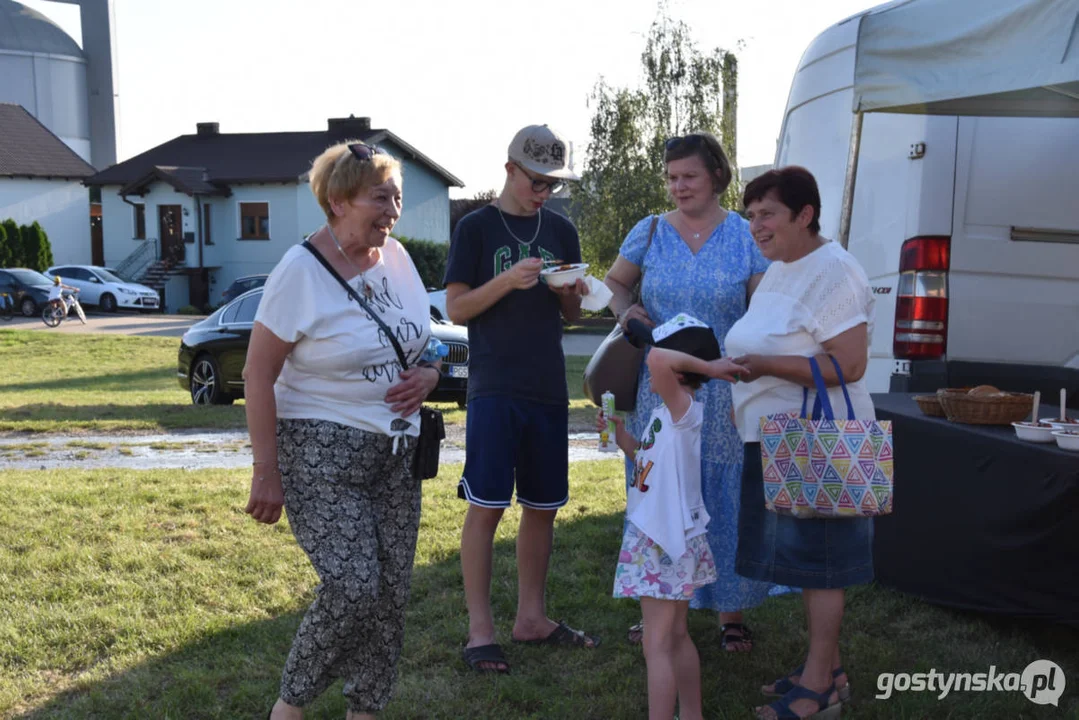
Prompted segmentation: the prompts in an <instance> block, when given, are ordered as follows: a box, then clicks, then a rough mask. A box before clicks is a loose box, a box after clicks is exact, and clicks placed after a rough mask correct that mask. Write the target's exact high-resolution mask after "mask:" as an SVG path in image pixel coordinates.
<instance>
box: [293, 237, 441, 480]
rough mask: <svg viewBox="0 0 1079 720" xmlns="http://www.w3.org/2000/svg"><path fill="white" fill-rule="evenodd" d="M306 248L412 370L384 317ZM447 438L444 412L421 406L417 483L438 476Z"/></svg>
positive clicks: (307, 244)
mask: <svg viewBox="0 0 1079 720" xmlns="http://www.w3.org/2000/svg"><path fill="white" fill-rule="evenodd" d="M303 246H304V247H305V248H307V250H308V251H309V252H310V253H311V254H312V255H314V256H315V259H316V260H318V261H319V262H320V263H322V267H324V268H326V270H328V271H329V273H330V274H331V275H333V276H334V278H335V279H336V280H337V282H339V283H341V286H342V287H343V288H345V290H346V291H348V294H349V296H350V297H351V298H352V299H353V300H355V301H356V302H357V303H359V305H360V307H361V308H363V309H364V310H365V311H366V312H367V314H368V315H370V316H371V318H372V319H373V320H374V321H375V322H376V323H378V326H379V327H380V328H382V332H384V333H386V337H388V338H389V339H390V342H391V343H393V349H394V350H395V351H397V360H398V362H400V363H401V369H402V370H407V369H408V360H406V359H405V352H404V350H402V349H401V344H400V343H399V342H397V337H396V336H395V335H394V334H393V331H392V330H390V328H389V326H388V325H386V323H384V322H383V321H382V318H380V317H379V316H378V314H377V313H376V312H375V311H374V310H373V309H371V307H370V306H369V305H368V304H367V303H366V302H364V300H363V298H361V297H360V294H359V293H358V292H356V290H355V289H353V287H352V286H351V285H349V284H348V283H347V282H345V279H344V278H343V277H341V275H340V274H339V273H338V272H337V271H336V270H334V269H333V266H332V265H330V263H329V262H328V261H327V260H326V258H324V257H323V256H322V253H320V252H319V251H318V250H317V249H316V248H315V246H314V245H312V244H311V243H310V242H308V241H307V240H304V242H303ZM445 438H446V425H445V423H444V422H443V420H442V412H441V411H439V410H435V409H434V408H429V407H427V406H425V405H421V406H420V436H419V437H418V438H417V440H416V455H415V457H414V458H413V461H412V477H413V478H415V479H416V480H429V479H430V478H433V477H434V476H436V475H438V453H439V450H440V449H441V445H442V441H443V440H444V439H445Z"/></svg>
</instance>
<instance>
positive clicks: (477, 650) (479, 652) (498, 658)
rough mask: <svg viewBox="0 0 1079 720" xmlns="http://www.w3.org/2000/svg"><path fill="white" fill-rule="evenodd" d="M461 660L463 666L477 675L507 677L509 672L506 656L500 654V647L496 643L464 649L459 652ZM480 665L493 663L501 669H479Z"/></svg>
mask: <svg viewBox="0 0 1079 720" xmlns="http://www.w3.org/2000/svg"><path fill="white" fill-rule="evenodd" d="M461 658H462V659H463V660H464V661H465V664H467V665H468V666H469V667H470V668H472V669H473V670H475V671H476V672H478V673H499V674H501V675H508V674H509V672H510V663H509V661H508V660H506V655H505V653H503V652H502V646H500V645H499V644H498V643H491V644H490V645H477V646H476V647H466V648H465V649H464V650H462V651H461ZM481 663H493V664H495V665H502V666H503V667H480V665H481Z"/></svg>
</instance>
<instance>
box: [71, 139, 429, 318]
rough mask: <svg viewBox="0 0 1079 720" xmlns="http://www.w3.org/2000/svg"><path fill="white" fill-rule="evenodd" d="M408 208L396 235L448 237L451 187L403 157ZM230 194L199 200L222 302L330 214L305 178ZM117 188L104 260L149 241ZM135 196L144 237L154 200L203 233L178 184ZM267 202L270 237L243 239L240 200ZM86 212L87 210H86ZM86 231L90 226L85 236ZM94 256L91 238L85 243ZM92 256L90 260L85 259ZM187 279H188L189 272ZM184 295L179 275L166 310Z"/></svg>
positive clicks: (108, 213)
mask: <svg viewBox="0 0 1079 720" xmlns="http://www.w3.org/2000/svg"><path fill="white" fill-rule="evenodd" d="M402 164H403V176H404V177H403V180H404V188H403V190H404V206H403V211H402V216H401V219H400V220H399V221H398V223H397V226H396V228H395V230H394V235H397V236H405V237H409V238H415V239H422V240H433V241H436V242H449V232H450V231H449V225H450V204H449V203H450V201H449V193H448V192H447V190H446V185H445V183H444V182H443V181H442V179H441V178H440V177H438V176H437V175H435V174H434V173H432V172H430V171H429V170H427V169H426V168H425V167H423V166H420V165H417V164H414V163H412V162H411V161H408V160H405V161H403V163H402ZM230 189H231V191H232V194H231V195H230V196H229V197H227V198H222V197H212V198H202V199H201V200H200V202H201V204H202V205H210V207H211V208H212V209H211V210H210V233H209V234H210V240H211V242H212V243H213V244H212V245H204V247H203V256H202V264H203V266H205V267H209V268H214V269H212V270H211V271H210V288H209V292H210V303H211V304H212V305H218V304H220V302H221V296H222V293H223V292H224V291H225V289H226V288H228V286H229V285H231V284H232V282H233V280H235V279H236V278H239V277H243V276H245V275H254V274H259V273H269V272H270V271H272V270H273V269H274V267H275V266H276V265H277V263H278V262H279V261H280V260H281V257H282V256H283V255H284V254H285V252H286V251H287V250H288V249H289V248H290V247H292V246H293V245H295V244H296V243H299V242H301V241H302V240H303V239H304V237H305V236H306V235H309V234H310V233H313V232H314V231H315V230H318V229H319V228H320V227H321V226H322V225H323V224H324V223H325V222H326V216H325V215H324V214H323V212H322V208H320V207H319V205H318V201H317V200H316V199H315V196H314V195H313V194H312V192H311V186H310V185H309V184H308V183H306V182H304V183H298V184H289V185H232V186H230ZM118 190H119V187H117V186H115V185H114V186H109V187H104V188H102V193H101V212H102V224H103V229H104V250H105V264H106V265H111V266H115V265H116V264H118V263H120V262H121V261H122V260H123V259H124V258H126V257H127V256H128V255H130V254H131V253H132V252H134V251H135V250H137V249H138V248H139V246H140V245H141V244H142V243H143V242H144V241H142V240H135V239H134V233H135V225H134V210H133V208H132V207H131V205H129V204H127V203H125V202H124V201H123V200H122V199H121V198H120V197H119V195H118V194H117V192H118ZM129 199H130V200H132V201H134V202H142V203H144V204H145V206H146V237H147V239H154V238H159V236H160V233H159V231H158V219H157V212H158V210H157V206H158V205H180V206H181V207H183V208H184V209H185V211H186V214H185V215H184V216H183V227H184V232H185V233H186V232H195V233H196V234H197V232H198V218H199V215H198V213H199V209H198V205H197V204H196V201H195V198H192V197H189V196H187V195H184V194H183V193H179V192H177V191H176V190H174V189H173V188H172V187H171V186H170V185H168V184H166V183H163V182H156V183H154V184H152V185H151V186H150V191H149V192H148V193H147V194H146V195H145V196H143V197H141V198H140V197H137V196H132V197H130V198H129ZM244 202H265V203H269V205H270V239H269V240H240V239H239V237H240V203H244ZM87 214H89V210H87ZM88 236H89V229H87V237H88ZM86 247H87V254H89V239H87V242H86ZM87 262H89V261H88V260H87ZM186 264H187V266H188V267H197V266H198V244H197V242H196V243H189V244H187V245H186ZM184 282H185V283H186V278H184ZM183 287H184V288H185V289H184V291H183V292H184V297H183V298H182V299H180V298H178V297H177V294H178V293H179V292H180V285H179V284H178V283H177V281H176V280H175V279H173V280H172V281H170V284H169V286H168V287H167V288H166V299H165V302H166V308H165V309H166V311H169V312H174V311H175V310H176V309H177V308H178V307H180V306H181V305H185V304H187V303H188V300H189V298H188V297H187V295H186V287H187V286H186V284H185V285H184V286H183Z"/></svg>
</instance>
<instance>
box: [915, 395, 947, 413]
mask: <svg viewBox="0 0 1079 720" xmlns="http://www.w3.org/2000/svg"><path fill="white" fill-rule="evenodd" d="M914 402H916V403H918V409H919V410H921V411H922V414H923V415H928V416H929V417H941V418H942V417H947V416H946V415H945V414H944V408H943V407H941V406H940V398H938V397H937V396H936V395H915V396H914Z"/></svg>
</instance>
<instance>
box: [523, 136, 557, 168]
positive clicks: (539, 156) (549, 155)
mask: <svg viewBox="0 0 1079 720" xmlns="http://www.w3.org/2000/svg"><path fill="white" fill-rule="evenodd" d="M521 149H522V151H523V152H524V154H525V155H527V156H528V157H529V158H530V159H531V160H533V161H535V162H537V163H539V164H540V165H554V166H556V167H562V166H563V165H565V159H566V146H565V145H563V144H562V143H560V142H559V141H557V140H555V141H553V142H551V143H550V144H549V145H545V144H543V143H538V142H535V141H533V140H532V138H528V139H526V140H525V144H524V147H523V148H521Z"/></svg>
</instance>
